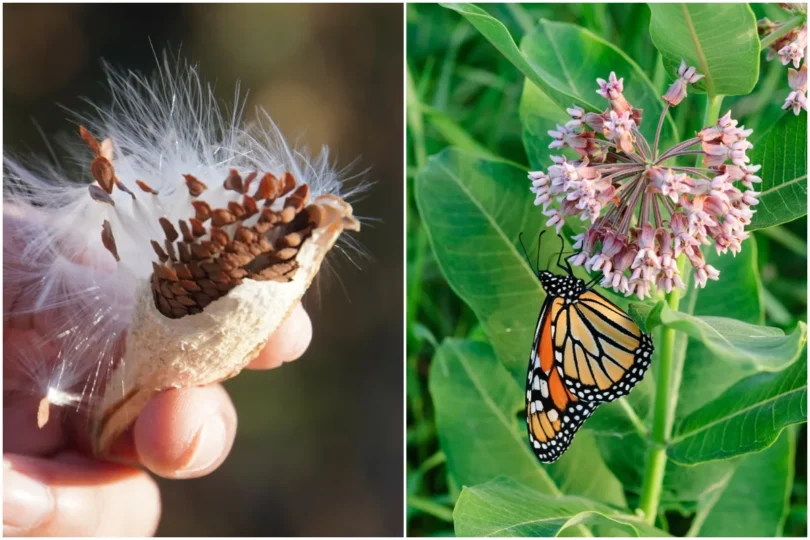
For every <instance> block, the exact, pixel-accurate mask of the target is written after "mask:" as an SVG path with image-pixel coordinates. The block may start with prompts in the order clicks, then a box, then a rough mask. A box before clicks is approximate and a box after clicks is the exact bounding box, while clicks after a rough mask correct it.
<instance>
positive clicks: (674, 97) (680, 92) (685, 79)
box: [664, 60, 705, 107]
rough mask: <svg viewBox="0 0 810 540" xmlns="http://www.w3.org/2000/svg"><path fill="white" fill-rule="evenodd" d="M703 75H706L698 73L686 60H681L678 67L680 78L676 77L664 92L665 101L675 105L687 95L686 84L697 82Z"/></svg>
mask: <svg viewBox="0 0 810 540" xmlns="http://www.w3.org/2000/svg"><path fill="white" fill-rule="evenodd" d="M703 77H705V75H702V74H700V73H698V72H697V71H696V70H695V68H694V67H688V66H687V65H686V60H681V65H680V67H679V68H678V78H677V79H675V82H673V83H672V84H671V85H670V87H669V89H668V90H667V93H666V94H664V101H666V102H667V103H669V104H670V105H672V106H673V107H674V106H675V105H677V104H678V103H680V102H681V101H683V99H684V98H685V97H686V85H687V84H695V83H696V82H698V81H699V80H700V79H702V78H703Z"/></svg>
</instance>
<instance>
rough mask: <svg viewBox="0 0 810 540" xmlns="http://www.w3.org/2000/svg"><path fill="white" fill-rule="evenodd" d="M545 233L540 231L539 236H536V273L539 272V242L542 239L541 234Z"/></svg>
mask: <svg viewBox="0 0 810 540" xmlns="http://www.w3.org/2000/svg"><path fill="white" fill-rule="evenodd" d="M545 232H546V231H540V234H538V235H537V262H536V263H535V264H536V265H537V270H538V271H539V270H540V240H542V239H543V234H544V233H545ZM546 267H548V265H546Z"/></svg>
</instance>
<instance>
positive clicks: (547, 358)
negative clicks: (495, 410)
mask: <svg viewBox="0 0 810 540" xmlns="http://www.w3.org/2000/svg"><path fill="white" fill-rule="evenodd" d="M563 305H564V301H563V299H562V298H553V297H548V299H547V300H546V303H545V304H544V306H543V310H542V311H541V313H540V318H539V319H538V321H537V329H536V331H535V338H534V345H533V346H532V353H531V359H530V361H529V370H528V374H527V382H526V423H527V429H528V433H529V442H530V443H531V445H532V450H534V453H535V455H536V456H537V458H538V459H539V460H540V461H543V462H546V463H550V462H552V461H556V460H557V459H558V458H559V457H560V456H561V455H562V454H563V452H565V450H567V449H568V446H569V445H570V444H571V440H572V439H573V437H574V434H575V433H576V431H577V430H578V429H579V428H580V426H581V425H582V423H583V422H584V421H585V419H586V418H588V417H589V416H590V415H591V413H592V412H593V410H594V409H595V408H596V404H593V403H587V402H583V401H581V400H579V399H577V397H576V396H575V395H574V394H572V393H571V392H569V391H568V390H567V389H566V387H565V385H564V384H563V380H562V378H561V376H560V373H559V372H558V371H557V370H556V369H554V367H555V365H556V362H555V360H554V344H553V337H552V327H553V321H554V319H555V318H556V317H557V315H558V314H559V313H560V312H561V310H562V309H563Z"/></svg>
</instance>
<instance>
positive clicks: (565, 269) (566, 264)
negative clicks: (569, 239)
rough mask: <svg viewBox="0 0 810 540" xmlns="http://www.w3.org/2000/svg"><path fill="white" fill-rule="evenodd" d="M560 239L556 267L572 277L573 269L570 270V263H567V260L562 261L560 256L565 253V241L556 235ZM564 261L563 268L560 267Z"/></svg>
mask: <svg viewBox="0 0 810 540" xmlns="http://www.w3.org/2000/svg"><path fill="white" fill-rule="evenodd" d="M557 236H558V237H559V239H560V252H559V253H558V254H557V266H558V267H559V268H561V269H562V270H564V271H565V272H567V273H568V275H569V276H570V275H573V273H574V269H573V268H571V263H569V262H568V259H567V258H566V259H563V258H562V254H563V251H565V240H564V239H563V237H562V235H559V234H558V235H557ZM563 260H565V266H563V265H562V261H563Z"/></svg>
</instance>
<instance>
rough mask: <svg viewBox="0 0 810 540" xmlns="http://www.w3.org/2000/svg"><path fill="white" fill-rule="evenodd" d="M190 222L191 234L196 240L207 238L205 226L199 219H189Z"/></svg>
mask: <svg viewBox="0 0 810 540" xmlns="http://www.w3.org/2000/svg"><path fill="white" fill-rule="evenodd" d="M188 222H189V223H191V234H193V235H194V237H195V238H199V237H200V236H205V225H203V224H202V222H201V221H200V220H199V219H197V218H188Z"/></svg>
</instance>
